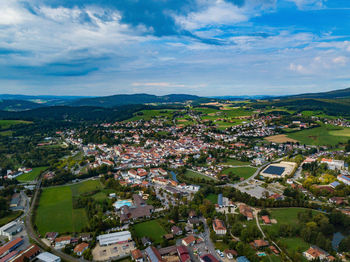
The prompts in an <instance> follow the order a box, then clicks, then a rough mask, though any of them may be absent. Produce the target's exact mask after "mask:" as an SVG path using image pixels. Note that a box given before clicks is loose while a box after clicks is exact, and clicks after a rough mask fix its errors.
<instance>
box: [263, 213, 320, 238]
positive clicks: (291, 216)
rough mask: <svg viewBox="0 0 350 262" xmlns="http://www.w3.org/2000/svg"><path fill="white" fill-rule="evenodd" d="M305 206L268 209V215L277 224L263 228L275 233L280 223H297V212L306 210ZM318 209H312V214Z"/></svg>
mask: <svg viewBox="0 0 350 262" xmlns="http://www.w3.org/2000/svg"><path fill="white" fill-rule="evenodd" d="M306 210H307V209H305V208H298V207H293V208H276V209H270V210H269V212H270V215H271V216H270V217H271V218H274V219H276V220H277V224H274V225H271V226H264V227H265V230H266V229H267V231H268V232H270V233H277V232H278V228H279V225H281V224H289V225H296V224H297V223H298V213H299V212H303V211H306ZM318 212H319V211H316V210H312V213H313V214H316V213H318Z"/></svg>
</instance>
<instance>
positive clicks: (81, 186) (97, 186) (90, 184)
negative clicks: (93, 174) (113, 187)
mask: <svg viewBox="0 0 350 262" xmlns="http://www.w3.org/2000/svg"><path fill="white" fill-rule="evenodd" d="M70 188H71V190H72V193H73V196H78V195H83V194H85V193H89V192H93V191H97V190H101V189H102V188H103V186H102V184H101V182H100V181H99V180H91V179H90V180H87V181H85V182H83V183H77V184H74V185H72V186H70Z"/></svg>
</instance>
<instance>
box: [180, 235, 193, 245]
mask: <svg viewBox="0 0 350 262" xmlns="http://www.w3.org/2000/svg"><path fill="white" fill-rule="evenodd" d="M195 243H196V238H195V237H194V236H193V235H189V236H187V237H185V238H183V239H182V244H183V245H185V246H193V245H194V244H195Z"/></svg>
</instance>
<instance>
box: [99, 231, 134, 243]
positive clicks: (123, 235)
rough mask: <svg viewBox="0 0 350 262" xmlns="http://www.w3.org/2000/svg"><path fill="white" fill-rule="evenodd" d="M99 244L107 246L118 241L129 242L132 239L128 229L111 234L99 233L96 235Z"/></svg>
mask: <svg viewBox="0 0 350 262" xmlns="http://www.w3.org/2000/svg"><path fill="white" fill-rule="evenodd" d="M97 240H98V241H99V244H100V246H109V245H113V244H118V243H124V242H129V241H131V240H132V238H131V233H130V232H129V231H121V232H116V233H111V234H105V235H100V236H98V237H97Z"/></svg>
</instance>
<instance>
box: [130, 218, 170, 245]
mask: <svg viewBox="0 0 350 262" xmlns="http://www.w3.org/2000/svg"><path fill="white" fill-rule="evenodd" d="M133 230H134V231H135V234H136V236H137V237H138V238H142V237H148V238H149V239H151V240H152V241H155V242H156V243H157V244H159V243H161V241H162V239H163V236H164V235H165V234H166V233H167V232H166V231H165V229H164V228H163V226H162V225H161V224H160V223H159V221H158V220H150V221H146V222H142V223H139V224H136V225H134V226H133Z"/></svg>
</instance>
